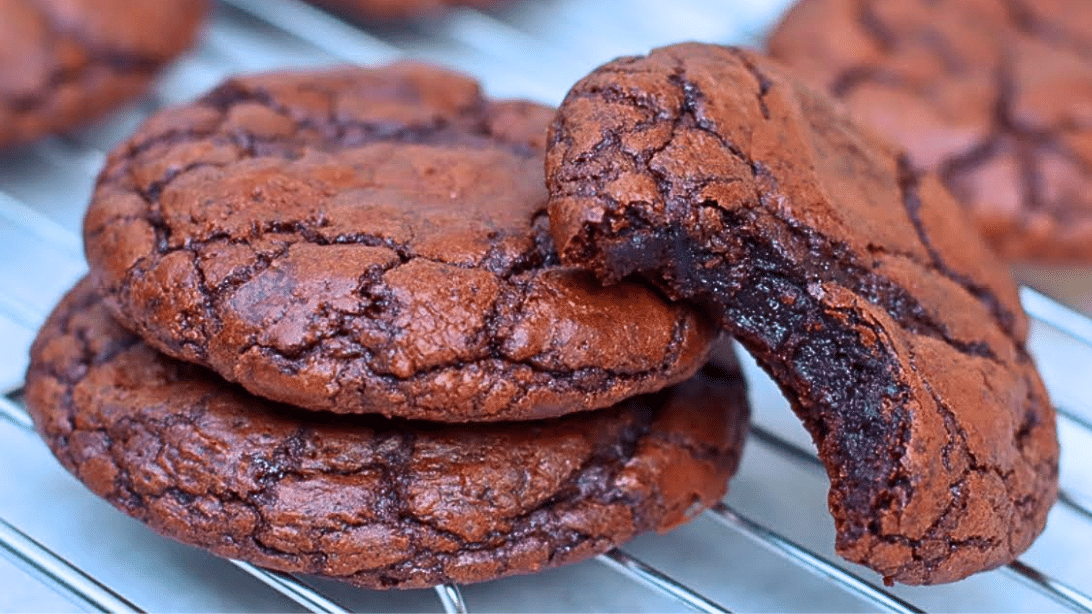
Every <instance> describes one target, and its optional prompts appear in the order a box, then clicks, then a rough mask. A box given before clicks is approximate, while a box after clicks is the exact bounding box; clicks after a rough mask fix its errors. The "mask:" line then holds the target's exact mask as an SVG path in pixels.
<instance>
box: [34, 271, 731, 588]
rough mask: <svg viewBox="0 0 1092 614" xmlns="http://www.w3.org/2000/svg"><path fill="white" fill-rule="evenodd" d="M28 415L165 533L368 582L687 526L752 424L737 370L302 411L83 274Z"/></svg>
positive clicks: (105, 487) (480, 574)
mask: <svg viewBox="0 0 1092 614" xmlns="http://www.w3.org/2000/svg"><path fill="white" fill-rule="evenodd" d="M27 406H28V408H29V409H30V412H31V415H32V416H33V418H34V421H35V424H36V425H37V427H38V430H39V432H40V433H41V435H42V437H43V438H44V439H45V441H46V442H47V443H48V444H49V446H50V448H51V449H52V450H53V453H54V454H55V455H56V456H57V458H58V459H59V460H60V461H61V463H62V464H63V465H64V466H65V468H67V469H68V470H69V471H71V472H72V473H73V474H74V475H76V477H78V478H79V479H80V480H81V481H83V482H84V484H86V485H87V486H88V488H90V489H91V490H93V491H94V492H95V493H97V494H99V495H101V496H102V497H104V498H106V499H107V500H109V501H110V502H111V503H112V504H113V505H115V506H116V507H118V508H119V509H121V510H122V511H124V512H126V513H127V514H129V515H131V516H134V517H136V518H137V519H139V520H141V521H143V522H145V523H147V524H149V525H150V526H151V527H152V528H154V529H155V530H156V531H158V532H160V533H162V534H164V535H167V536H169V537H173V538H175V539H178V540H180V541H183V542H185V543H188V544H193V545H196V546H199V547H201V548H205V549H208V550H210V551H212V552H214V553H216V554H218V555H220V556H226V557H231V558H237V559H243V560H246V561H250V562H253V563H255V564H258V565H261V566H263V567H270V568H273V569H280V570H283V571H299V572H306V573H314V574H320V575H324V576H332V577H335V578H338V579H341V580H345V581H348V582H352V583H354V584H357V585H360V586H366V587H372V588H389V587H397V588H414V587H423V586H431V585H434V584H438V583H441V582H460V583H465V582H479V581H483V580H489V579H492V578H497V577H501V576H507V575H511V574H518V573H530V572H534V571H538V570H540V569H543V568H546V567H553V566H557V565H562V564H565V563H571V562H575V561H579V560H581V559H585V558H588V557H590V556H592V555H594V554H596V553H599V552H603V551H605V550H609V549H610V548H611V547H613V546H615V545H617V544H620V543H622V542H624V541H626V540H628V539H629V538H631V537H633V536H634V535H636V534H637V533H641V532H644V531H651V530H656V531H666V530H668V529H670V528H672V527H674V526H676V525H678V524H680V523H683V522H686V521H687V520H689V519H691V518H693V517H694V516H695V515H697V514H698V513H699V512H701V511H702V510H704V509H705V508H706V507H708V506H709V505H711V504H713V503H715V502H716V501H717V500H718V499H719V498H720V497H721V496H723V494H724V492H725V490H726V488H727V483H728V479H729V477H731V475H732V474H733V473H734V472H735V469H736V466H737V464H738V462H739V456H740V450H741V447H742V443H743V436H744V431H745V429H746V424H747V415H748V409H747V400H746V393H745V390H744V384H743V380H742V377H741V375H740V374H739V371H738V369H737V368H736V366H735V365H734V364H730V363H723V364H721V366H713V365H709V366H707V367H706V368H704V369H702V371H701V372H700V373H699V374H698V375H696V376H694V377H693V378H691V379H690V380H688V381H686V382H684V383H682V384H679V385H677V386H675V387H673V388H669V389H667V390H664V391H661V392H658V393H654V394H649V395H645V396H640V397H635V398H632V399H629V400H626V401H623V402H621V403H619V404H618V405H616V406H614V407H612V408H610V409H605V410H602V411H597V412H583V413H580V414H576V415H573V416H567V417H564V418H559V419H554V420H540V421H535V422H531V423H512V424H488V425H482V424H478V425H443V424H436V423H426V422H416V423H415V422H410V421H402V420H387V419H384V418H380V417H378V416H338V415H334V414H327V413H316V412H305V411H299V410H296V409H294V408H291V407H288V406H284V405H278V404H276V403H272V402H269V401H265V400H264V399H259V398H256V397H253V396H250V395H248V394H246V393H245V392H243V391H242V390H240V389H239V388H237V387H235V386H232V385H230V384H228V383H227V382H225V381H223V380H222V379H220V378H219V377H217V376H216V375H215V374H213V373H212V372H210V371H208V370H206V369H203V368H201V367H198V366H196V365H192V364H189V363H184V362H179V361H176V360H173V359H170V358H167V357H166V356H163V355H162V354H159V353H157V352H156V351H155V350H153V349H152V348H151V347H149V346H148V345H146V344H145V343H144V342H142V341H141V340H140V338H138V337H136V336H135V335H133V334H131V333H128V332H126V331H125V330H124V329H123V328H121V327H120V326H119V325H117V324H116V323H115V322H114V320H113V319H112V318H111V317H110V315H109V313H108V311H107V309H106V308H105V307H104V306H103V304H102V301H101V299H100V298H99V297H98V296H97V295H96V293H95V291H94V290H93V288H92V286H91V284H89V283H86V282H84V283H81V284H80V285H78V286H77V287H76V289H75V290H74V291H72V292H71V293H70V294H69V296H68V297H66V298H65V299H64V301H63V302H62V303H61V305H60V306H59V307H58V308H57V310H56V311H55V312H54V314H53V315H52V316H51V317H50V319H49V321H48V322H47V323H46V325H45V327H44V328H43V329H42V332H41V333H40V335H39V337H38V339H37V341H36V342H35V344H34V347H33V350H32V358H31V367H30V371H29V374H28V375H27Z"/></svg>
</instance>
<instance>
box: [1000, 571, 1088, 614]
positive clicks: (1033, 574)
mask: <svg viewBox="0 0 1092 614" xmlns="http://www.w3.org/2000/svg"><path fill="white" fill-rule="evenodd" d="M1004 571H1005V573H1007V574H1008V575H1009V576H1011V577H1013V578H1016V579H1017V580H1019V581H1021V582H1023V583H1024V584H1025V585H1027V586H1028V587H1030V588H1033V589H1035V590H1037V591H1039V592H1041V593H1043V594H1044V595H1046V596H1048V597H1050V598H1051V599H1055V600H1058V601H1059V602H1060V603H1063V604H1064V605H1065V606H1067V607H1068V608H1069V609H1071V610H1073V611H1074V612H1092V597H1089V596H1088V595H1085V594H1084V593H1081V592H1080V591H1078V590H1076V589H1074V588H1073V587H1071V586H1069V585H1067V584H1065V583H1062V582H1059V581H1058V580H1055V579H1054V578H1051V577H1050V576H1048V575H1046V574H1044V573H1043V572H1041V571H1039V570H1038V569H1035V568H1034V567H1031V566H1029V565H1027V564H1025V563H1023V562H1021V561H1013V562H1012V563H1009V564H1008V565H1006V566H1005V567H1004ZM1044 587H1050V590H1049V591H1047V590H1044Z"/></svg>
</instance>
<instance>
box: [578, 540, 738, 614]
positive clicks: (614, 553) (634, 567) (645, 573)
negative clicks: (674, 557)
mask: <svg viewBox="0 0 1092 614" xmlns="http://www.w3.org/2000/svg"><path fill="white" fill-rule="evenodd" d="M595 560H597V561H599V562H600V563H602V564H603V565H604V566H606V567H607V568H608V569H613V570H614V571H617V572H618V573H620V574H622V575H624V576H626V577H627V578H630V579H631V580H635V581H636V582H638V583H640V584H643V585H644V586H647V587H648V588H651V589H652V590H654V591H656V592H657V593H660V594H661V595H664V596H666V597H670V598H671V599H674V600H676V601H678V602H680V603H684V604H686V605H687V606H689V607H690V608H692V609H693V610H694V611H697V612H711V613H714V612H731V610H729V609H727V608H725V607H724V606H722V605H720V604H719V603H717V602H715V601H713V600H711V599H709V598H707V597H705V596H703V595H700V594H698V593H697V592H695V591H694V590H693V589H691V588H690V587H688V586H686V585H685V584H683V583H681V582H679V581H678V580H675V579H673V578H671V577H669V576H667V575H666V574H664V573H663V572H662V571H660V570H658V569H656V568H655V567H652V566H650V565H648V564H647V563H644V562H643V561H640V560H638V559H636V558H634V557H633V556H630V555H629V554H626V553H625V552H622V551H621V550H619V549H617V548H615V549H614V550H611V551H610V552H606V553H604V554H600V555H599V556H597V557H596V559H595Z"/></svg>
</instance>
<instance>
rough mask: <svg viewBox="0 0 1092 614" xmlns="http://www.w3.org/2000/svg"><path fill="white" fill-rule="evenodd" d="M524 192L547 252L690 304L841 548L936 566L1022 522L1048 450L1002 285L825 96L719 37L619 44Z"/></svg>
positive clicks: (1015, 307) (1049, 464)
mask: <svg viewBox="0 0 1092 614" xmlns="http://www.w3.org/2000/svg"><path fill="white" fill-rule="evenodd" d="M547 184H548V186H549V189H550V191H551V202H550V218H551V221H552V224H553V230H554V235H555V239H556V240H557V245H558V249H559V251H560V252H561V256H562V260H563V261H564V262H566V263H569V264H573V265H581V266H587V267H590V268H591V269H593V270H594V271H595V272H596V274H597V275H598V276H599V277H601V278H602V279H604V280H606V281H608V282H614V281H617V280H619V279H622V278H624V277H626V276H628V275H630V274H633V273H637V274H640V275H641V276H643V277H645V278H646V279H649V280H651V281H653V282H654V283H656V284H657V285H659V286H660V287H661V288H663V290H664V291H665V292H666V293H668V294H669V295H671V296H672V297H676V298H679V299H686V300H689V301H693V302H694V303H696V304H698V305H700V306H702V307H704V308H705V309H707V310H708V311H709V312H710V314H711V315H712V316H713V317H714V318H716V320H717V321H718V322H719V323H720V325H721V326H722V327H723V328H724V330H726V331H727V332H729V333H730V334H732V335H734V336H736V338H738V339H739V340H740V342H742V343H743V345H744V346H746V347H747V348H748V349H749V350H750V351H751V352H752V353H754V355H755V357H756V359H757V360H758V361H759V363H761V364H762V365H763V367H764V368H765V369H766V370H767V371H769V372H770V374H771V375H772V376H773V378H774V379H775V380H776V381H777V382H778V384H779V385H780V386H781V388H782V390H783V391H784V392H785V394H786V396H787V397H788V398H789V400H790V401H791V403H792V406H793V408H794V410H795V411H796V413H797V414H798V415H799V416H800V418H801V419H802V420H803V422H804V424H805V426H806V427H807V428H808V430H809V431H810V432H811V434H812V437H813V438H814V440H815V442H816V445H817V447H818V449H819V454H820V456H821V458H822V460H823V463H824V464H825V465H826V467H827V472H828V475H829V476H830V480H831V491H830V499H829V502H830V508H831V512H832V513H833V515H834V518H835V520H836V524H837V529H838V538H837V546H838V551H839V552H840V553H841V554H842V555H843V556H845V557H846V558H848V559H850V560H852V561H856V562H859V563H862V564H865V565H868V566H870V567H872V568H874V569H876V570H877V571H879V572H880V573H882V574H883V575H884V576H885V578H887V579H888V581H899V582H904V583H909V584H928V583H936V582H947V581H951V580H956V579H958V578H962V577H964V576H966V575H968V574H970V573H973V572H975V571H979V570H983V569H989V568H992V567H996V566H998V565H1001V564H1003V563H1006V562H1008V561H1011V560H1012V559H1013V558H1014V557H1015V556H1016V555H1017V554H1018V553H1020V552H1022V551H1023V550H1024V549H1025V548H1027V547H1028V545H1029V544H1030V543H1031V541H1032V540H1033V539H1034V537H1035V536H1036V535H1037V534H1038V533H1039V532H1040V531H1041V530H1042V528H1043V524H1044V522H1045V521H1046V515H1047V511H1048V510H1049V508H1050V506H1051V504H1052V503H1053V501H1054V499H1055V494H1056V490H1057V471H1058V464H1057V463H1058V447H1057V440H1056V434H1055V424H1054V411H1053V408H1052V407H1051V405H1050V402H1049V400H1048V399H1047V395H1046V391H1045V390H1044V388H1043V384H1042V382H1041V381H1040V378H1039V375H1038V373H1037V371H1036V369H1035V365H1034V364H1033V363H1032V361H1031V359H1030V358H1029V357H1028V353H1027V351H1026V349H1025V346H1024V340H1025V336H1026V331H1027V322H1026V319H1025V316H1024V314H1023V312H1022V311H1021V310H1020V305H1019V303H1018V300H1017V295H1016V288H1015V286H1014V284H1013V283H1012V281H1011V280H1010V279H1009V278H1008V277H1007V276H1006V274H1005V272H1004V268H1003V267H1001V266H999V265H998V264H997V263H996V262H995V261H994V259H993V257H992V256H991V255H990V253H989V251H988V249H987V248H986V247H985V245H983V244H982V243H981V241H980V240H979V239H978V238H976V235H975V234H974V233H972V232H967V230H966V226H965V221H964V219H963V218H962V216H961V215H960V212H959V210H958V208H956V207H953V203H952V199H951V197H950V196H949V195H948V193H947V192H946V191H945V190H944V189H943V187H942V186H941V185H940V183H939V182H938V181H937V180H936V179H935V178H934V177H933V176H930V175H917V174H915V173H914V172H913V171H912V170H911V168H910V167H909V165H908V163H907V162H906V161H905V160H904V159H903V158H902V157H901V155H900V153H899V152H898V151H897V150H895V149H893V148H892V147H891V146H889V145H888V144H887V143H886V142H885V141H882V140H880V139H878V138H877V137H874V136H872V135H871V133H868V132H865V131H861V130H858V129H857V128H856V127H855V125H854V124H853V123H851V121H850V120H849V119H848V118H847V116H846V115H845V113H844V112H843V111H842V109H841V108H840V107H838V106H837V105H835V104H832V103H831V102H830V101H829V100H828V99H827V98H826V97H825V96H823V95H822V94H818V93H815V92H813V91H812V90H810V89H808V88H806V87H805V86H803V85H801V84H799V83H798V82H797V81H794V80H793V79H792V78H791V77H788V76H786V73H785V72H783V70H782V69H781V68H779V67H778V66H777V65H776V64H774V63H772V62H770V61H769V60H767V59H765V58H763V57H761V56H758V55H757V54H754V53H751V52H748V51H744V50H740V49H733V48H726V47H717V46H712V45H700V44H684V45H677V46H674V47H666V48H663V49H658V50H655V51H653V52H652V53H651V54H649V55H648V56H647V57H628V58H620V59H618V60H615V61H613V62H610V63H608V64H606V65H605V66H602V67H600V68H598V69H597V70H595V71H594V72H592V73H591V74H590V75H589V76H588V77H586V78H584V79H583V80H582V81H580V82H579V83H577V84H576V86H575V87H574V88H573V89H572V91H571V92H569V94H568V96H567V97H566V99H565V101H564V103H563V104H562V106H561V109H560V110H559V112H558V117H557V120H556V122H555V123H554V125H553V128H552V131H551V135H550V145H549V152H548V154H547ZM953 208H954V209H955V211H954V212H953V211H952V209H953Z"/></svg>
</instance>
